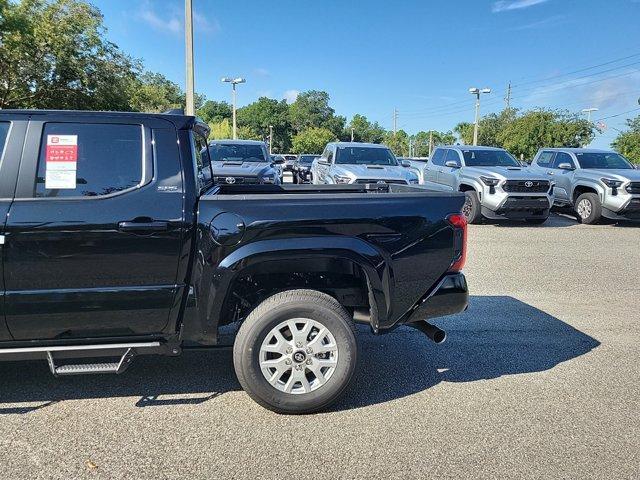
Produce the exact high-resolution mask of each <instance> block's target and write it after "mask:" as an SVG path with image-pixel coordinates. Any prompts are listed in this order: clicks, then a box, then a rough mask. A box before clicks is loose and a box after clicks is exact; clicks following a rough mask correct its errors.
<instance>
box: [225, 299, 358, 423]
mask: <svg viewBox="0 0 640 480" xmlns="http://www.w3.org/2000/svg"><path fill="white" fill-rule="evenodd" d="M294 318H296V319H311V320H312V321H314V322H318V323H320V324H322V326H324V327H325V328H327V329H328V331H329V332H330V333H331V335H333V337H334V339H335V342H336V345H337V363H336V365H335V369H334V370H333V372H332V374H331V376H330V377H329V378H328V379H327V380H326V383H324V384H322V385H320V386H319V387H317V389H315V390H311V391H309V392H307V393H298V394H293V393H285V392H284V391H281V390H279V389H277V388H276V387H275V386H273V385H271V384H270V383H269V381H268V380H267V378H266V377H265V375H264V374H263V373H262V370H261V368H260V349H261V346H262V343H263V342H264V340H265V338H266V337H267V335H269V334H270V332H272V331H273V329H275V328H276V327H277V326H278V325H279V324H280V323H282V322H283V321H286V320H291V319H294ZM296 353H297V352H296ZM309 357H310V358H311V359H312V360H311V361H314V360H315V357H314V356H312V355H309ZM292 358H293V357H292ZM356 359H357V343H356V337H355V325H354V323H353V319H352V318H351V316H350V315H349V313H348V312H347V311H346V310H345V309H344V307H342V305H340V303H338V301H337V300H336V299H334V298H333V297H330V296H329V295H326V294H324V293H321V292H318V291H315V290H289V291H286V292H281V293H278V294H276V295H273V296H272V297H269V298H267V299H266V300H265V301H263V302H262V303H261V304H260V305H258V306H257V307H256V308H255V309H254V310H253V311H252V312H251V313H250V314H249V316H248V317H247V319H246V320H245V321H244V323H243V324H242V325H241V327H240V330H239V331H238V335H237V337H236V340H235V343H234V345H233V364H234V367H235V371H236V375H237V376H238V380H239V381H240V385H242V388H243V389H244V390H245V391H246V392H247V394H248V395H249V396H250V397H251V398H252V399H253V400H255V401H256V402H257V403H258V404H260V405H262V406H263V407H265V408H267V409H269V410H272V411H274V412H276V413H286V414H305V413H313V412H317V411H319V410H322V409H324V408H326V407H327V406H328V405H330V404H331V403H333V402H334V401H335V400H336V399H337V398H338V397H339V396H340V394H341V393H342V392H343V391H344V389H345V388H346V387H347V385H348V384H349V382H350V380H351V377H352V376H353V372H354V370H355V366H356ZM303 368H304V371H305V374H306V371H307V370H306V369H307V368H311V367H305V366H304V364H303ZM291 372H292V374H293V370H291Z"/></svg>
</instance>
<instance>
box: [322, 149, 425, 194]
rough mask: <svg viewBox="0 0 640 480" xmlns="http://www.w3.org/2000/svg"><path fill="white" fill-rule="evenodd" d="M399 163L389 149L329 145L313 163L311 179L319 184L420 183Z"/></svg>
mask: <svg viewBox="0 0 640 480" xmlns="http://www.w3.org/2000/svg"><path fill="white" fill-rule="evenodd" d="M407 166H408V162H398V160H397V159H396V157H395V156H394V155H393V153H392V152H391V150H389V147H387V146H385V145H378V144H375V143H356V142H335V143H329V144H327V147H326V148H325V149H324V152H323V154H322V156H321V157H320V158H317V159H316V160H314V161H313V163H312V164H311V178H312V179H313V183H314V184H316V185H318V184H323V183H324V184H345V183H396V184H402V185H409V184H412V185H413V184H418V177H417V176H416V174H415V173H413V172H410V171H409V170H408V169H407V168H406V167H407Z"/></svg>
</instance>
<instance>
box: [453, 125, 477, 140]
mask: <svg viewBox="0 0 640 480" xmlns="http://www.w3.org/2000/svg"><path fill="white" fill-rule="evenodd" d="M453 131H454V132H455V133H456V134H458V138H459V139H460V141H461V142H462V143H463V144H464V145H471V144H472V143H473V123H469V122H460V123H459V124H457V125H456V126H455V127H454V128H453Z"/></svg>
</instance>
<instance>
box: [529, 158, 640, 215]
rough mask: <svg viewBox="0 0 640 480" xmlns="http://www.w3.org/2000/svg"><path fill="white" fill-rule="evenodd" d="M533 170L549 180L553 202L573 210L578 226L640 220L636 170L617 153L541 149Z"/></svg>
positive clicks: (639, 189) (534, 161) (639, 181)
mask: <svg viewBox="0 0 640 480" xmlns="http://www.w3.org/2000/svg"><path fill="white" fill-rule="evenodd" d="M533 169H534V170H535V171H537V172H539V173H541V174H544V175H547V177H548V178H552V179H553V182H554V183H555V188H554V193H555V203H556V204H557V205H559V206H565V207H571V208H573V209H574V210H575V212H576V214H577V217H578V219H579V220H580V221H581V222H582V223H587V224H591V223H596V222H598V221H599V220H600V219H601V218H602V217H605V218H609V219H612V220H640V171H638V170H636V169H635V168H634V167H633V165H632V164H631V162H629V161H628V160H627V159H626V158H624V157H623V156H622V155H620V154H619V153H616V152H613V151H610V150H596V149H586V148H543V149H541V150H540V151H539V152H538V153H537V155H536V157H535V158H534V160H533Z"/></svg>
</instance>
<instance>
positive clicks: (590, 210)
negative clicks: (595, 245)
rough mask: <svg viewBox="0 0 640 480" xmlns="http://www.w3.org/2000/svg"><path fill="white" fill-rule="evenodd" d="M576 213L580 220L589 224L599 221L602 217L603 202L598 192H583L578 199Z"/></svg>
mask: <svg viewBox="0 0 640 480" xmlns="http://www.w3.org/2000/svg"><path fill="white" fill-rule="evenodd" d="M575 209H576V213H577V215H578V220H580V222H582V223H585V224H587V225H591V224H594V223H597V222H599V221H600V219H601V218H602V204H601V203H600V198H599V197H598V195H597V194H595V193H591V192H587V193H583V194H582V195H580V196H579V197H578V200H576V207H575Z"/></svg>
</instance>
